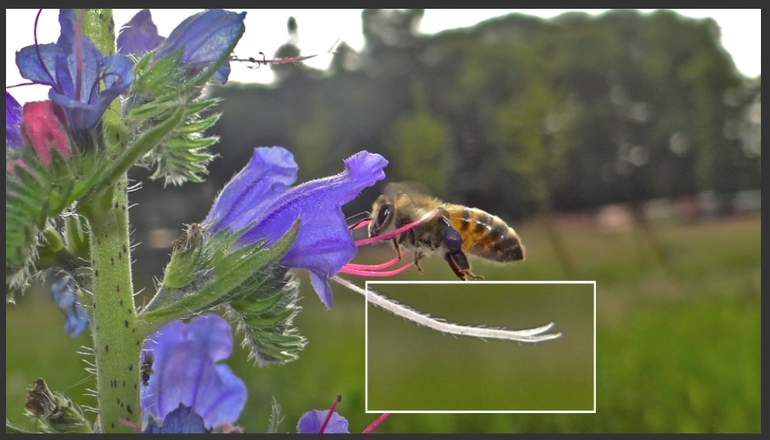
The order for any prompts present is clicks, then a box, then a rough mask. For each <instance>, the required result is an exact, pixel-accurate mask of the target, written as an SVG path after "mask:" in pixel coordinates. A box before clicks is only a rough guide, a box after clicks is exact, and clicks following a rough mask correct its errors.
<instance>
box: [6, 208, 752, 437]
mask: <svg viewBox="0 0 770 440" xmlns="http://www.w3.org/2000/svg"><path fill="white" fill-rule="evenodd" d="M760 221H761V218H760V216H759V215H756V216H751V217H736V218H732V219H728V220H723V221H719V222H710V223H701V224H691V225H676V224H673V223H670V222H662V223H658V224H656V225H655V227H656V228H655V230H656V233H658V234H659V237H660V240H661V241H662V242H663V243H664V245H665V247H666V250H667V251H668V255H669V262H670V264H669V265H668V267H663V266H662V265H661V263H660V262H658V260H656V259H655V258H654V255H653V253H652V249H651V248H650V247H648V246H646V244H645V243H644V242H640V241H639V240H637V239H636V238H635V236H634V233H633V231H627V232H622V233H616V234H603V233H601V232H599V231H597V230H595V229H594V228H593V227H590V226H587V225H581V224H570V223H565V222H562V223H559V224H560V232H561V233H562V234H563V238H564V242H563V245H564V247H565V248H566V250H567V252H568V253H569V255H570V258H571V259H572V261H573V263H574V265H575V268H576V270H577V273H576V275H575V278H576V279H580V280H596V281H597V354H596V355H597V367H596V370H597V384H596V387H597V408H596V409H597V412H596V414H395V415H392V416H391V417H390V418H389V419H388V420H386V421H385V422H384V423H383V424H381V425H380V426H379V427H378V428H377V432H759V431H761V336H760V333H761V295H760V291H761V244H760V238H761V226H760ZM517 231H518V232H519V234H520V235H521V237H522V238H523V241H524V243H525V244H526V246H527V260H526V261H524V262H521V263H517V264H512V265H493V264H486V263H485V262H482V261H478V260H476V261H474V270H475V271H476V272H477V273H479V274H482V275H484V276H485V277H486V279H487V280H563V279H566V274H565V272H563V271H562V269H561V267H560V266H559V265H558V264H557V259H556V258H555V255H554V253H553V252H554V251H553V249H552V248H551V246H550V245H549V243H548V241H547V240H546V235H545V231H544V230H543V228H542V227H541V225H538V224H535V223H529V224H525V225H521V226H520V227H517ZM391 253H392V250H390V249H387V248H385V247H384V246H383V247H374V248H371V249H365V250H363V252H362V253H361V255H359V257H357V262H362V263H367V262H374V261H383V259H384V258H386V257H387V258H388V259H389V258H390V257H391V255H392V254H391ZM423 268H424V269H425V274H424V275H422V276H420V275H419V274H417V273H416V271H413V270H409V271H407V272H406V273H404V274H402V275H400V276H399V277H397V279H399V280H408V279H420V280H428V279H445V280H451V279H452V278H451V277H452V276H453V275H452V273H451V271H450V270H449V268H448V267H447V266H446V263H445V262H444V261H443V260H441V259H440V258H434V259H431V260H426V261H425V262H424V264H423ZM135 277H136V278H137V279H141V274H135ZM351 278H352V277H351ZM303 281H307V280H306V278H305V277H304V275H303ZM355 281H357V282H358V283H359V284H360V285H363V280H359V279H357V280H355ZM147 283H148V284H149V282H147ZM388 287H391V286H388ZM333 288H334V290H335V305H334V307H333V308H332V309H331V310H325V308H324V307H323V305H322V304H321V303H320V301H319V300H318V298H317V296H316V294H315V293H314V292H313V291H312V289H310V288H309V283H307V282H305V283H303V297H304V298H303V299H302V301H301V305H302V306H303V307H304V310H303V312H302V313H301V314H300V316H299V317H298V319H297V321H296V323H297V325H298V327H299V328H300V330H301V332H302V333H303V334H304V335H306V336H308V337H309V339H310V343H309V345H308V346H307V348H306V349H305V351H304V353H303V355H302V357H301V358H300V360H298V361H296V362H293V363H291V364H288V365H286V366H282V367H269V368H258V367H254V366H252V365H250V364H248V363H247V362H246V360H245V359H246V355H245V353H244V352H243V351H242V350H240V348H237V349H236V351H235V353H234V355H233V356H232V357H231V358H230V359H229V360H228V364H229V365H231V366H232V367H233V369H234V370H235V372H236V374H238V375H239V376H240V377H241V378H243V380H244V381H245V382H246V384H247V386H248V388H249V400H248V403H247V406H246V408H245V410H244V412H243V415H242V416H241V419H240V421H239V424H240V425H242V426H244V427H245V428H246V430H247V431H248V432H264V431H265V430H266V428H267V426H268V418H269V414H270V402H271V399H272V398H273V397H275V398H276V399H277V401H278V403H279V404H280V405H281V407H282V410H283V411H282V413H283V415H284V416H285V419H284V421H283V423H282V424H281V425H280V430H281V431H286V432H293V431H294V430H295V427H296V423H297V421H298V419H299V417H300V415H301V414H302V413H303V412H305V411H308V410H310V409H326V408H328V407H329V406H330V405H331V403H332V402H333V400H334V398H335V397H336V395H337V394H338V393H341V394H342V395H343V401H342V404H341V405H340V407H339V408H338V411H339V412H340V413H342V414H343V415H344V416H345V417H347V418H348V420H349V421H350V429H351V431H353V432H360V431H361V430H363V429H364V428H365V427H366V426H367V425H368V424H369V423H371V422H372V421H373V420H374V419H375V418H376V417H377V415H376V414H366V413H364V410H363V408H364V300H363V297H361V296H360V295H358V294H355V293H353V292H350V291H346V289H344V288H343V287H341V286H338V285H334V286H333ZM396 295H399V293H394V294H393V296H394V297H395V296H396ZM400 295H404V296H403V297H401V296H399V299H400V300H401V301H402V302H405V303H408V304H411V305H414V306H415V307H417V304H418V302H419V301H420V299H418V296H419V295H414V294H412V295H411V297H410V296H409V294H408V292H406V293H403V294H400ZM476 295H477V296H483V294H476ZM412 297H414V300H412V299H411V298H412ZM446 303H447V304H449V305H451V304H452V303H451V302H446ZM430 307H433V306H429V305H424V306H423V305H420V307H418V308H420V309H423V311H426V312H431V313H434V314H438V315H441V314H442V313H443V315H442V316H446V315H450V314H451V313H453V312H452V311H451V309H447V310H445V309H436V308H433V309H431V308H430ZM468 308H470V307H468ZM559 308H560V307H557V306H555V305H552V304H550V305H548V306H547V307H543V309H544V310H545V311H544V315H543V316H545V317H546V318H545V319H547V320H551V319H553V320H556V322H557V326H558V327H557V329H558V330H561V331H564V332H565V335H566V330H567V328H569V326H570V325H572V324H571V323H570V322H569V321H565V320H564V319H566V318H562V321H559V320H558V319H557V310H558V309H559ZM499 309H501V307H497V308H495V307H494V304H493V305H492V309H487V310H490V311H489V315H488V319H490V320H492V319H497V318H492V316H493V315H494V313H493V312H495V311H496V312H498V313H499V312H500V310H499ZM549 311H550V312H551V313H552V314H551V315H549ZM377 312H378V313H380V314H381V315H383V316H381V317H380V318H382V319H383V320H389V321H390V322H391V323H392V326H393V332H394V335H393V338H392V344H393V347H395V349H398V350H401V349H402V348H400V347H406V348H407V349H408V347H409V345H408V344H399V338H403V337H404V336H403V335H399V333H395V332H396V329H405V331H407V332H412V331H418V332H422V333H424V332H427V330H426V329H424V328H419V327H415V326H412V327H415V328H410V327H409V326H410V325H411V324H408V323H406V322H403V320H401V319H400V318H395V317H392V316H388V315H384V313H382V312H380V311H377ZM559 313H561V312H559ZM576 315H578V316H580V315H581V313H577V311H576ZM548 316H554V317H553V318H549V317H548ZM558 316H562V315H558ZM469 319H470V318H469ZM517 319H518V318H517ZM471 323H477V324H481V323H483V322H476V321H473V322H471ZM541 323H542V322H539V321H538V322H530V323H526V322H522V323H521V326H519V325H518V322H510V321H505V322H499V321H495V322H492V321H490V322H489V323H488V324H489V325H505V326H507V327H511V328H514V327H515V328H519V327H524V326H527V325H539V324H541ZM63 326H64V317H63V316H62V315H61V314H60V313H59V312H58V310H56V308H55V307H54V306H53V304H51V302H50V300H49V296H48V291H47V290H44V289H42V288H41V287H38V288H36V289H33V290H32V291H30V292H29V293H28V294H27V295H25V296H24V297H22V298H19V301H18V304H17V305H15V306H14V305H7V306H6V408H7V416H8V417H9V418H10V419H11V420H12V421H14V422H17V423H19V424H22V425H26V426H29V425H28V424H27V421H26V420H25V418H24V416H23V415H22V410H23V407H24V401H25V398H24V396H25V393H26V389H27V387H29V385H30V384H31V383H32V382H33V381H34V380H35V379H37V378H38V377H43V378H45V379H46V381H48V383H49V385H50V387H51V389H53V390H57V391H63V392H65V393H66V394H67V395H68V396H70V397H71V398H73V400H74V401H75V402H76V403H79V404H86V405H94V403H95V402H94V401H93V399H90V398H87V397H84V396H83V391H84V389H85V387H90V388H94V386H95V385H94V378H93V377H90V378H89V377H88V374H87V373H85V371H84V370H83V366H84V364H83V363H82V361H81V358H82V356H81V355H78V354H76V353H75V351H76V350H77V348H78V347H79V346H80V345H88V344H89V342H90V336H89V335H85V334H84V335H81V336H80V337H78V338H76V339H72V338H69V336H67V335H66V333H64V331H63ZM562 326H563V327H562ZM399 332H400V330H399ZM436 337H437V338H439V339H446V340H448V341H451V340H452V338H449V337H445V336H438V335H436ZM236 340H237V339H236ZM401 340H403V339H401ZM564 340H567V338H566V336H565V339H564ZM407 341H408V339H407ZM456 341H458V343H462V344H470V346H473V345H474V343H478V344H481V345H482V346H490V344H495V345H499V344H501V343H499V342H483V341H475V340H467V341H465V340H463V341H461V340H460V339H457V340H456ZM546 344H551V343H546ZM546 344H542V345H538V346H536V348H537V350H542V349H543V347H546ZM463 346H464V347H467V346H466V345H463ZM531 348H532V346H526V345H522V346H516V347H513V348H511V349H512V350H515V351H516V352H517V356H519V357H525V356H526V357H532V356H534V355H532V354H531V352H530V353H529V354H528V353H527V352H528V350H530V349H531ZM458 350H459V349H458ZM570 350H572V353H573V355H574V354H576V353H577V354H579V353H580V350H577V351H576V349H575V348H571V349H570ZM482 364H489V365H492V366H494V367H495V368H493V369H491V370H489V371H488V372H484V371H481V370H479V369H478V368H480V367H479V365H482ZM469 365H470V367H471V368H472V370H471V371H473V372H474V373H475V374H489V375H490V376H492V377H499V376H500V371H499V370H498V369H497V367H498V365H496V363H495V362H489V361H487V362H481V363H477V362H471V361H469V360H468V359H466V360H464V361H462V362H459V361H458V362H456V363H448V362H445V363H444V364H442V365H440V366H436V368H441V369H442V370H451V369H456V371H454V372H451V371H448V372H447V374H449V375H454V376H455V377H458V378H460V377H463V374H464V371H466V372H467V371H468V368H469ZM84 379H85V380H84ZM80 382H82V383H80ZM520 385H521V386H522V387H524V385H522V384H520ZM389 386H390V387H403V388H404V390H398V389H395V388H394V389H393V392H392V394H393V395H407V394H409V393H410V392H411V391H412V389H410V388H413V387H414V386H415V385H414V383H413V382H412V381H411V380H409V378H405V379H404V380H403V381H397V382H391V383H390V385H389ZM554 386H558V384H554ZM502 388H505V387H504V386H503V387H502ZM473 391H474V390H467V392H468V393H469V396H468V399H469V402H481V401H484V399H485V397H486V396H487V394H485V391H484V390H476V391H477V393H476V395H471V394H472V393H473ZM522 392H531V391H527V390H524V391H522ZM91 417H93V416H91Z"/></svg>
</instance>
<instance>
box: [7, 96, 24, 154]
mask: <svg viewBox="0 0 770 440" xmlns="http://www.w3.org/2000/svg"><path fill="white" fill-rule="evenodd" d="M21 114H22V112H21V104H19V101H17V100H16V99H15V98H14V97H13V96H11V94H10V93H8V92H5V148H6V149H9V148H10V149H11V150H17V149H19V148H21V146H22V141H21Z"/></svg>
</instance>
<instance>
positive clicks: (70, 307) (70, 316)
mask: <svg viewBox="0 0 770 440" xmlns="http://www.w3.org/2000/svg"><path fill="white" fill-rule="evenodd" d="M77 289H78V286H77V284H76V283H75V280H74V279H73V278H72V277H71V276H69V275H68V276H65V277H64V278H62V279H60V280H59V281H57V282H56V283H54V285H53V287H52V288H51V299H53V302H54V303H55V304H56V306H57V307H59V310H61V311H62V312H63V313H64V316H65V317H66V320H67V322H66V324H65V327H64V328H65V330H67V333H69V334H70V336H72V337H73V338H74V337H75V336H78V335H79V334H81V333H83V330H85V329H87V328H88V313H87V312H86V309H85V307H83V305H82V304H80V301H79V300H78V295H77Z"/></svg>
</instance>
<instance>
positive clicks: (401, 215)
mask: <svg viewBox="0 0 770 440" xmlns="http://www.w3.org/2000/svg"><path fill="white" fill-rule="evenodd" d="M414 186H415V185H414V184H413V183H390V184H388V185H387V186H386V187H385V191H384V193H383V194H382V195H381V196H379V197H378V198H377V200H375V202H374V204H373V205H372V222H371V223H370V224H369V236H370V237H376V236H379V235H383V234H386V233H388V232H390V231H394V230H396V229H398V228H401V227H403V226H406V225H408V224H409V223H412V222H415V221H417V220H419V219H420V218H422V217H423V216H424V215H426V214H427V213H429V212H431V211H433V210H436V211H437V214H436V215H434V216H433V217H431V218H430V219H429V220H427V221H426V222H425V223H423V224H420V225H418V226H416V227H414V228H413V229H410V230H408V231H406V232H404V233H402V234H400V235H398V236H396V237H394V238H393V246H394V247H395V249H396V252H397V253H398V255H399V258H400V257H401V249H400V246H401V245H404V246H405V247H406V248H407V249H410V250H411V251H413V252H414V255H415V256H414V259H415V263H416V265H417V269H419V270H420V272H422V268H420V265H419V261H420V260H421V259H422V258H424V257H425V256H427V255H429V254H431V253H433V252H435V251H437V250H440V251H441V252H443V254H444V260H446V262H447V263H449V267H451V268H452V271H453V272H454V273H455V275H457V277H458V278H460V279H461V280H463V281H465V280H467V279H468V278H473V279H484V277H483V276H480V275H475V274H474V273H473V272H471V266H470V263H468V259H467V258H466V256H465V253H468V254H471V255H476V256H479V257H482V258H485V259H487V260H492V261H498V262H508V261H518V260H523V259H524V246H523V245H522V244H521V240H520V239H519V236H518V235H517V234H516V231H514V230H513V228H511V227H510V226H508V225H507V224H506V223H505V222H504V221H503V220H501V219H500V218H499V217H496V216H494V215H491V214H489V213H487V212H484V211H482V210H480V209H478V208H469V207H467V206H462V205H454V204H450V203H445V202H443V201H441V200H438V199H436V198H433V197H431V196H428V195H426V194H425V193H424V192H422V191H421V190H418V189H415V187H414Z"/></svg>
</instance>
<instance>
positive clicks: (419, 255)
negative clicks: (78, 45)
mask: <svg viewBox="0 0 770 440" xmlns="http://www.w3.org/2000/svg"><path fill="white" fill-rule="evenodd" d="M423 258H425V254H423V253H422V252H420V251H417V252H415V254H414V265H415V266H417V270H419V271H420V273H422V267H420V260H422V259H423Z"/></svg>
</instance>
